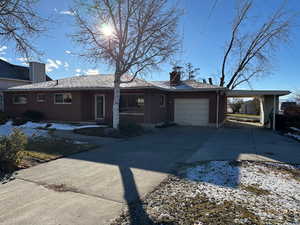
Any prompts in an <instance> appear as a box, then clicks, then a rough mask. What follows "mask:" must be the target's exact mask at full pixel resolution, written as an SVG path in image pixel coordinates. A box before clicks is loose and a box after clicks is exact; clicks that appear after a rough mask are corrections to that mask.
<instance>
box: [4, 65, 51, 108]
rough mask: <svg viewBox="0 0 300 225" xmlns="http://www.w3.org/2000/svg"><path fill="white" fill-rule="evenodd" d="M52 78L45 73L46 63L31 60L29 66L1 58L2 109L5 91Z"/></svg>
mask: <svg viewBox="0 0 300 225" xmlns="http://www.w3.org/2000/svg"><path fill="white" fill-rule="evenodd" d="M49 80H51V78H50V77H48V76H47V75H46V73H45V64H42V63H37V62H31V63H29V67H25V66H18V65H13V64H10V63H8V62H6V61H4V60H1V59H0V111H3V110H4V108H3V107H4V104H3V102H4V101H3V91H4V90H7V89H8V88H10V87H15V86H20V85H21V86H22V85H26V84H32V83H36V82H44V81H49Z"/></svg>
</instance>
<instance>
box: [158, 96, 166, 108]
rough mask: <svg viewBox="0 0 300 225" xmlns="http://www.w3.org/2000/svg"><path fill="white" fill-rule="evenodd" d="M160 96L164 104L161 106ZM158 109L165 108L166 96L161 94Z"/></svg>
mask: <svg viewBox="0 0 300 225" xmlns="http://www.w3.org/2000/svg"><path fill="white" fill-rule="evenodd" d="M161 96H163V98H164V104H163V105H161V104H160V97H161ZM159 107H161V108H165V107H166V95H163V94H160V95H159Z"/></svg>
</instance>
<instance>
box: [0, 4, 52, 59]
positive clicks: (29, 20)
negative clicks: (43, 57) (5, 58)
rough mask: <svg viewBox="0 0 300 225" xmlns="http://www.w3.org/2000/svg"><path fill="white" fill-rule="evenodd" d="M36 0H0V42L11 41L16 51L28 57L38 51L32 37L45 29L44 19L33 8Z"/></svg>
mask: <svg viewBox="0 0 300 225" xmlns="http://www.w3.org/2000/svg"><path fill="white" fill-rule="evenodd" d="M36 3H37V0H1V1H0V39H1V41H2V43H6V42H10V41H11V42H12V43H14V44H15V48H16V50H17V52H19V53H20V54H21V55H23V56H25V57H26V58H28V57H29V56H30V55H31V53H40V52H39V51H38V50H37V49H36V48H35V47H34V46H33V44H32V39H33V38H34V37H36V36H37V35H38V34H40V33H41V32H43V31H45V27H44V24H45V22H46V21H47V20H46V19H44V18H42V17H40V16H39V15H38V13H37V12H36V10H35V9H34V6H35V4H36Z"/></svg>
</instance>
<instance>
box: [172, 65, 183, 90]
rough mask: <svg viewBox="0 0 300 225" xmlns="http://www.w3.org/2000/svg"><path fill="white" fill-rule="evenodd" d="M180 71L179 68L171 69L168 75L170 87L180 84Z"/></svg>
mask: <svg viewBox="0 0 300 225" xmlns="http://www.w3.org/2000/svg"><path fill="white" fill-rule="evenodd" d="M181 69H182V67H180V66H175V67H173V71H172V72H171V73H170V86H177V85H179V84H180V82H181Z"/></svg>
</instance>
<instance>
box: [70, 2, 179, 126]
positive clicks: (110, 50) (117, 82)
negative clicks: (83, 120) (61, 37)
mask: <svg viewBox="0 0 300 225" xmlns="http://www.w3.org/2000/svg"><path fill="white" fill-rule="evenodd" d="M72 10H73V11H74V15H75V20H76V25H77V28H78V30H77V31H76V32H75V33H73V34H72V38H73V40H74V41H75V42H76V43H79V44H80V45H81V46H82V47H83V51H82V52H81V54H80V55H81V56H83V57H87V58H88V59H90V60H92V61H94V62H95V63H97V62H105V63H108V64H109V65H110V66H111V67H113V68H114V71H115V72H114V102H113V127H114V128H116V129H118V127H119V102H120V86H121V84H122V83H129V82H132V81H133V80H134V79H135V78H136V77H137V76H138V75H140V74H142V73H146V72H147V71H149V70H153V69H156V68H158V65H159V64H160V63H162V62H165V61H166V60H168V58H169V57H170V56H172V55H173V54H174V53H175V52H176V51H177V50H178V49H179V47H180V45H179V44H180V43H179V40H178V36H177V26H178V19H179V15H180V11H179V10H178V8H176V6H170V5H169V1H168V0H89V1H85V0H79V1H77V2H76V4H75V6H74V7H73V8H72ZM128 73H130V74H132V75H131V76H127V75H126V74H128Z"/></svg>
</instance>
